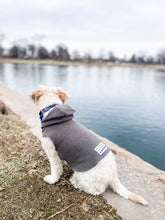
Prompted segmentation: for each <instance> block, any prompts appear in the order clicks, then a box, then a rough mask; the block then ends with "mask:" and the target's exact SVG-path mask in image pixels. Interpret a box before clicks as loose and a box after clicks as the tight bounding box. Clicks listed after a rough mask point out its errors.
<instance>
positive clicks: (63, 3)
mask: <svg viewBox="0 0 165 220" xmlns="http://www.w3.org/2000/svg"><path fill="white" fill-rule="evenodd" d="M0 32H1V33H2V32H3V33H5V34H6V39H5V40H4V42H3V44H4V46H9V45H11V42H13V41H14V40H19V39H27V40H28V41H29V42H34V39H32V36H34V35H35V34H41V35H45V36H46V37H45V38H44V39H43V40H42V44H43V45H45V46H46V47H48V48H49V49H51V48H53V47H55V46H56V45H57V44H58V43H64V44H66V45H67V46H68V48H69V50H70V51H72V50H74V49H79V50H80V51H82V52H84V51H90V52H92V53H93V54H96V53H98V54H99V53H100V51H101V49H102V53H106V52H108V51H114V53H115V54H117V55H121V56H123V55H124V54H130V53H132V52H133V51H135V52H139V51H140V52H144V51H149V52H151V53H154V52H157V51H158V50H159V49H161V48H165V0H134V1H133V0H115V1H114V0H82V1H78V0H33V1H32V0H0ZM9 43H10V44H9Z"/></svg>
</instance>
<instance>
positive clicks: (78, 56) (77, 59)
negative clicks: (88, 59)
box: [73, 50, 81, 61]
mask: <svg viewBox="0 0 165 220" xmlns="http://www.w3.org/2000/svg"><path fill="white" fill-rule="evenodd" d="M73 60H74V61H81V56H80V54H79V51H78V50H75V51H73Z"/></svg>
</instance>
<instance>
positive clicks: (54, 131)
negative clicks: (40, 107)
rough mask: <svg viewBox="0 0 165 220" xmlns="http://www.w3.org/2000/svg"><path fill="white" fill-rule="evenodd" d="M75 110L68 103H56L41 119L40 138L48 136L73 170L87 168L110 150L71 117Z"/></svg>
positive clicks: (79, 170)
mask: <svg viewBox="0 0 165 220" xmlns="http://www.w3.org/2000/svg"><path fill="white" fill-rule="evenodd" d="M74 112H75V110H73V109H72V108H71V107H70V106H69V105H65V104H62V105H57V106H56V107H54V108H53V109H52V110H51V111H50V112H49V113H48V115H47V116H46V117H45V118H43V119H42V121H41V125H42V134H43V137H45V136H46V137H49V138H50V139H51V141H52V142H53V144H54V145H55V148H56V151H57V152H58V155H59V157H60V159H62V160H65V161H66V162H67V163H68V164H69V166H70V167H71V168H72V170H74V171H76V172H84V171H87V170H90V169H91V168H93V167H94V166H96V165H97V163H98V162H99V161H100V160H101V159H102V158H104V157H105V156H106V155H107V153H108V152H109V151H110V149H109V147H107V146H106V145H105V144H104V143H103V142H102V141H101V140H100V139H99V138H98V137H97V136H96V135H94V134H93V133H92V132H90V131H89V130H88V129H87V128H85V127H84V126H82V125H81V124H79V123H78V122H76V121H75V120H73V117H74V115H73V114H74Z"/></svg>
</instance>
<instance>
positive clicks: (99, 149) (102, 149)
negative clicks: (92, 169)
mask: <svg viewBox="0 0 165 220" xmlns="http://www.w3.org/2000/svg"><path fill="white" fill-rule="evenodd" d="M106 149H107V146H106V145H105V144H104V143H103V142H100V143H99V144H98V145H97V146H96V147H95V151H96V152H97V153H98V154H99V155H102V154H103V153H104V152H105V151H106Z"/></svg>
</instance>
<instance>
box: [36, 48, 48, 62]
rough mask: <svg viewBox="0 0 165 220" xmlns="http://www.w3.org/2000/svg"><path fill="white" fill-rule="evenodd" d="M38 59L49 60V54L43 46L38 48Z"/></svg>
mask: <svg viewBox="0 0 165 220" xmlns="http://www.w3.org/2000/svg"><path fill="white" fill-rule="evenodd" d="M38 58H39V59H48V58H49V52H48V51H47V49H46V48H45V47H43V46H40V47H39V48H38Z"/></svg>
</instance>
